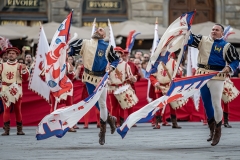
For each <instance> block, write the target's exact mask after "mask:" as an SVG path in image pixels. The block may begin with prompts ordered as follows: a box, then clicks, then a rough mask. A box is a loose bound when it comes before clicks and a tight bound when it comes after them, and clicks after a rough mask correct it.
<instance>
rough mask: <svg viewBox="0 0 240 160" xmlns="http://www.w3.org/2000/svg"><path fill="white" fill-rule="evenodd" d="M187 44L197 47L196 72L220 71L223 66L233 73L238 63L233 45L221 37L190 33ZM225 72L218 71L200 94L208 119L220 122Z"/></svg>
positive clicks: (237, 56)
mask: <svg viewBox="0 0 240 160" xmlns="http://www.w3.org/2000/svg"><path fill="white" fill-rule="evenodd" d="M188 44H189V45H190V46H192V47H195V48H198V49H199V55H198V69H197V72H196V74H205V73H210V72H216V71H221V70H222V69H223V68H224V67H225V66H229V67H230V68H231V72H232V73H233V72H234V71H235V70H236V69H237V67H238V64H239V54H238V52H237V51H236V49H235V47H234V46H233V45H231V44H230V43H228V42H226V41H225V40H223V38H221V39H216V40H213V39H212V38H211V37H210V36H201V35H194V34H192V35H190V39H189V42H188ZM226 77H227V74H226V73H221V72H219V73H218V74H217V75H216V76H215V77H213V78H212V79H211V80H209V81H208V82H207V84H206V85H205V86H204V87H202V89H201V96H202V100H203V103H204V108H205V111H206V113H207V117H208V120H211V119H214V118H215V121H216V124H220V123H219V122H221V120H222V117H223V111H222V107H221V97H222V91H223V86H224V80H225V79H226Z"/></svg>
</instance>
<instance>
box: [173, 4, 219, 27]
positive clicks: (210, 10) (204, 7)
mask: <svg viewBox="0 0 240 160" xmlns="http://www.w3.org/2000/svg"><path fill="white" fill-rule="evenodd" d="M214 6H215V4H214V0H170V2H169V24H171V23H172V22H173V21H174V20H175V19H176V18H178V17H179V15H181V14H182V13H185V12H189V11H193V10H195V9H196V10H197V12H196V15H195V17H194V21H193V24H196V23H202V22H206V21H213V22H214V21H215V18H214V17H215V15H214V13H215V7H214Z"/></svg>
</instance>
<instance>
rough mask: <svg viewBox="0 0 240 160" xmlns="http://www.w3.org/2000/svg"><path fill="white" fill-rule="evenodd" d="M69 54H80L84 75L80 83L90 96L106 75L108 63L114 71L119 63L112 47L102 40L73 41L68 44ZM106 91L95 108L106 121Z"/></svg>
mask: <svg viewBox="0 0 240 160" xmlns="http://www.w3.org/2000/svg"><path fill="white" fill-rule="evenodd" d="M70 48H71V51H70V52H69V54H71V55H74V54H80V55H81V56H82V58H83V65H84V73H83V77H82V81H83V82H85V83H86V87H87V90H88V94H89V95H90V94H92V93H93V91H94V89H95V88H96V85H97V84H98V83H99V82H100V81H101V79H102V77H103V76H104V75H105V73H106V67H107V65H108V63H110V66H111V67H112V68H113V69H115V68H116V66H117V65H118V62H119V57H118V55H117V54H115V51H114V50H113V47H112V46H111V45H109V44H108V43H106V42H105V41H104V40H103V39H91V40H82V39H79V40H75V41H74V42H72V43H71V44H70ZM106 98H107V89H105V91H103V93H102V95H101V96H100V98H99V100H98V102H97V104H96V107H97V108H98V109H99V110H100V117H101V119H102V120H103V121H106V120H107V115H108V111H107V107H106V106H107V105H106Z"/></svg>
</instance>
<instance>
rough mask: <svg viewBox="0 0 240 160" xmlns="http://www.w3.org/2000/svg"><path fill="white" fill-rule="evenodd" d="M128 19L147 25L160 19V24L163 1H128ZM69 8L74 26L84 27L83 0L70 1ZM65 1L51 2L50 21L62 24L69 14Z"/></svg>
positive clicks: (52, 0) (54, 0)
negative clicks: (71, 11) (72, 11)
mask: <svg viewBox="0 0 240 160" xmlns="http://www.w3.org/2000/svg"><path fill="white" fill-rule="evenodd" d="M127 1H128V15H129V16H128V18H129V19H132V20H138V21H142V22H146V23H151V24H154V23H155V19H156V17H158V23H159V24H162V21H163V16H162V14H163V11H162V10H163V4H162V2H163V0H127ZM67 2H68V3H67V4H68V6H69V8H73V9H74V14H73V25H74V26H82V18H81V17H82V2H83V0H68V1H67ZM64 7H65V0H49V10H50V13H49V19H50V21H55V22H62V20H63V17H66V15H67V14H68V13H69V12H68V11H66V10H65V9H64Z"/></svg>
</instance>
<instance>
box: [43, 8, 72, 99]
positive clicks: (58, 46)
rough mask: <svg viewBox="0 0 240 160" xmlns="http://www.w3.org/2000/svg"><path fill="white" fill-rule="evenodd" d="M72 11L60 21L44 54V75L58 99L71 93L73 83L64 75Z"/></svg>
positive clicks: (64, 97)
mask: <svg viewBox="0 0 240 160" xmlns="http://www.w3.org/2000/svg"><path fill="white" fill-rule="evenodd" d="M71 19H72V12H71V13H70V14H69V15H68V16H67V18H66V19H65V20H64V21H63V22H62V23H61V25H60V26H59V28H58V29H57V31H56V33H55V34H54V36H53V39H52V42H51V45H50V49H49V52H48V53H47V54H46V63H45V71H46V73H45V76H46V82H47V84H48V86H49V87H50V90H51V92H52V94H53V96H54V97H55V98H56V99H57V100H58V101H59V100H61V99H66V98H67V96H68V95H72V92H73V90H72V89H73V84H72V82H71V81H70V80H69V78H68V77H67V76H66V52H67V48H68V44H67V43H68V40H69V30H70V26H71Z"/></svg>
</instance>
